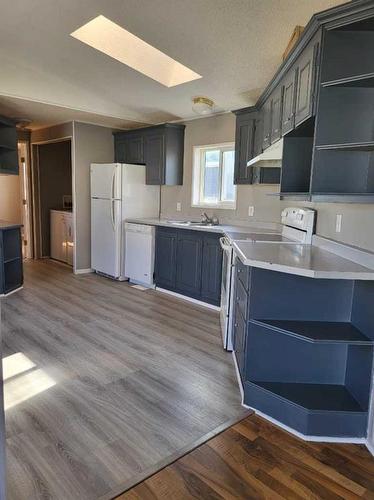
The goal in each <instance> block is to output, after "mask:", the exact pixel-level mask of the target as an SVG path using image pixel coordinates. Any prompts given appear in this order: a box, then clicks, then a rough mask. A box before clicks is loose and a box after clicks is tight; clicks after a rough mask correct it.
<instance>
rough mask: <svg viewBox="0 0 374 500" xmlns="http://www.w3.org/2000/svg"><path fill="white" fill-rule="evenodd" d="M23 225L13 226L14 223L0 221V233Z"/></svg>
mask: <svg viewBox="0 0 374 500" xmlns="http://www.w3.org/2000/svg"><path fill="white" fill-rule="evenodd" d="M22 226H23V224H15V223H14V222H8V221H6V220H1V219H0V231H2V230H3V229H14V228H16V227H22Z"/></svg>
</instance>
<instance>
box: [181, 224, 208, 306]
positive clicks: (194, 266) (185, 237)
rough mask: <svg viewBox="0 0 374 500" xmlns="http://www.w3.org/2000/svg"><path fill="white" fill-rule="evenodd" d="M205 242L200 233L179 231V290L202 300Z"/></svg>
mask: <svg viewBox="0 0 374 500" xmlns="http://www.w3.org/2000/svg"><path fill="white" fill-rule="evenodd" d="M202 249H203V240H202V237H201V235H200V234H199V232H198V231H188V230H180V231H178V244H177V281H176V286H177V289H178V290H179V291H180V292H181V293H185V294H186V295H192V296H193V297H196V298H200V289H201V269H202Z"/></svg>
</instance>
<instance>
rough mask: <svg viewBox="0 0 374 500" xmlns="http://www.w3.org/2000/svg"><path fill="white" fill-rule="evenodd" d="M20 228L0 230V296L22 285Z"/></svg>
mask: <svg viewBox="0 0 374 500" xmlns="http://www.w3.org/2000/svg"><path fill="white" fill-rule="evenodd" d="M22 260H23V258H22V244H21V231H20V228H19V227H17V226H15V227H10V228H7V229H1V230H0V295H7V294H8V293H11V292H13V291H14V290H16V289H17V288H20V287H21V286H22V284H23V262H22Z"/></svg>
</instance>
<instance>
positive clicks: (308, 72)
mask: <svg viewBox="0 0 374 500" xmlns="http://www.w3.org/2000/svg"><path fill="white" fill-rule="evenodd" d="M317 49H318V45H316V46H315V45H313V44H310V45H309V46H308V47H307V48H306V49H305V50H304V51H303V52H302V53H301V56H300V59H299V60H298V62H297V85H296V107H295V127H296V126H297V125H299V124H300V123H302V122H303V121H305V120H306V119H308V118H309V117H310V116H312V114H313V99H314V94H313V90H314V55H315V50H317Z"/></svg>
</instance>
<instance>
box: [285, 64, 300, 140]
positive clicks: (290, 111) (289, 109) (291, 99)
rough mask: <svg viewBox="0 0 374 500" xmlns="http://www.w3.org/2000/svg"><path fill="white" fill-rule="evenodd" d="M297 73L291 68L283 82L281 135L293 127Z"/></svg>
mask: <svg viewBox="0 0 374 500" xmlns="http://www.w3.org/2000/svg"><path fill="white" fill-rule="evenodd" d="M296 76H297V71H296V70H295V68H292V69H291V70H290V71H289V72H288V73H287V74H286V76H285V77H284V80H283V107H282V135H284V134H287V133H288V132H290V131H291V130H293V129H294V127H295V88H296Z"/></svg>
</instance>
